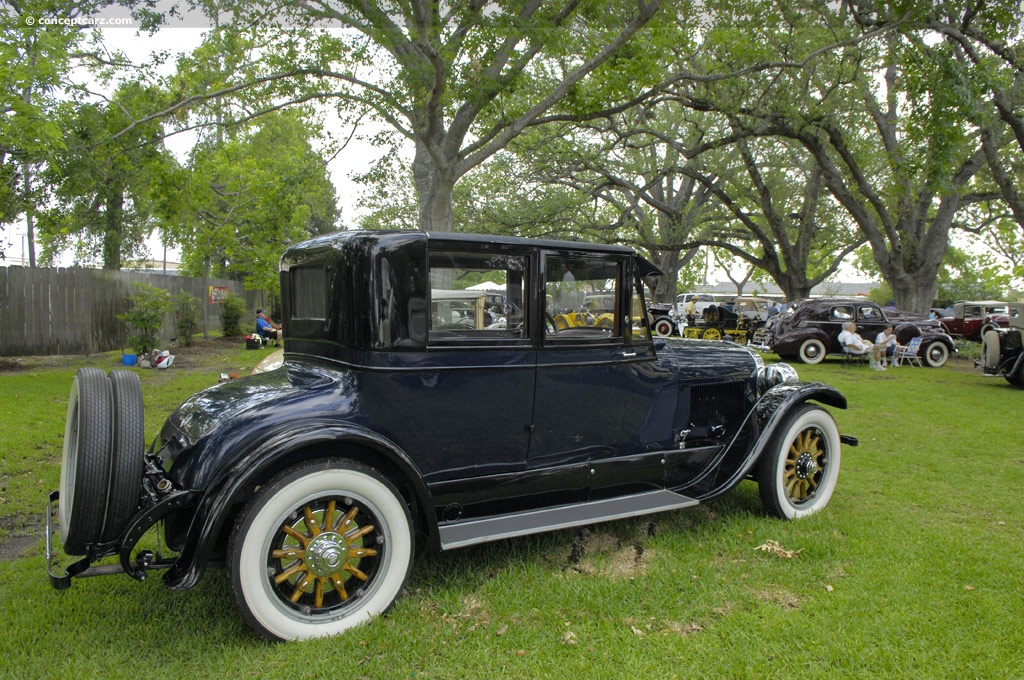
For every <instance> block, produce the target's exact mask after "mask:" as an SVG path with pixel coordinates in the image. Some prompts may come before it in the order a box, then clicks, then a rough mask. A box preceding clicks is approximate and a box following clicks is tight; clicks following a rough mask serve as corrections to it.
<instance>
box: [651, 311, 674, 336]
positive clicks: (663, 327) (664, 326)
mask: <svg viewBox="0 0 1024 680" xmlns="http://www.w3.org/2000/svg"><path fill="white" fill-rule="evenodd" d="M674 329H675V324H673V323H672V320H671V319H668V318H666V317H664V316H663V317H661V318H659V319H657V320H655V322H654V332H655V334H656V335H657V336H658V337H659V338H667V337H669V336H670V335H672V331H673V330H674Z"/></svg>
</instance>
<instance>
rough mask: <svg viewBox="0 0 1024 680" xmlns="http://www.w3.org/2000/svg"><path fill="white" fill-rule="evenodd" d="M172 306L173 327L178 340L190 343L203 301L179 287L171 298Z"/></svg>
mask: <svg viewBox="0 0 1024 680" xmlns="http://www.w3.org/2000/svg"><path fill="white" fill-rule="evenodd" d="M172 304H173V307H174V328H175V331H176V332H177V334H178V342H180V343H182V344H183V345H185V346H191V345H192V336H193V335H195V334H196V332H197V331H198V330H199V327H200V323H201V322H202V315H203V301H202V300H200V299H199V298H197V297H196V296H195V295H192V294H191V293H189V292H188V291H187V290H185V289H183V288H182V289H179V290H178V292H177V293H175V294H174V298H173V300H172Z"/></svg>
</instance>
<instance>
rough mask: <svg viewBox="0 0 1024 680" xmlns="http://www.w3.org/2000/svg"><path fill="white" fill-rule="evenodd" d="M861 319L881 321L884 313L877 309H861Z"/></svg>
mask: <svg viewBox="0 0 1024 680" xmlns="http://www.w3.org/2000/svg"><path fill="white" fill-rule="evenodd" d="M860 318H861V320H862V321H881V320H882V312H881V310H880V309H878V308H877V307H861V308H860Z"/></svg>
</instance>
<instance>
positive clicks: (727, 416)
mask: <svg viewBox="0 0 1024 680" xmlns="http://www.w3.org/2000/svg"><path fill="white" fill-rule="evenodd" d="M563 264H566V265H568V268H569V269H570V270H571V271H572V273H573V276H574V281H573V282H571V284H570V283H568V282H567V279H565V278H563V277H562V275H561V273H560V272H561V271H562V267H561V265H563ZM657 273H658V272H657V270H655V269H654V267H653V266H652V265H651V264H650V263H648V262H647V261H646V260H644V259H643V258H641V257H639V256H638V255H637V254H636V253H634V252H633V251H632V250H631V249H628V248H625V247H621V246H601V245H587V244H581V243H569V242H559V241H533V240H526V239H515V238H495V237H493V236H486V237H485V236H476V235H459V234H426V233H423V232H416V231H395V232H365V231H364V232H360V231H349V232H342V233H338V234H334V235H330V236H324V237H321V238H317V239H314V240H311V241H308V242H305V243H302V244H299V245H296V246H293V247H291V248H289V249H288V250H287V251H286V252H285V254H284V256H283V259H282V263H281V295H282V312H283V322H284V327H285V349H284V363H283V365H281V366H280V367H279V368H276V369H273V370H268V371H262V372H257V373H255V374H254V375H251V376H246V377H243V378H239V379H235V380H228V381H226V382H223V383H221V384H218V385H215V386H213V387H210V388H209V389H206V390H204V391H202V392H200V393H198V394H196V395H195V396H193V397H192V398H190V399H188V400H187V401H186V402H185V403H184V404H182V405H181V406H180V407H179V408H178V409H177V410H176V411H175V412H174V413H173V414H171V416H170V417H169V418H168V419H167V421H166V422H165V423H164V425H163V428H162V430H161V432H160V434H159V435H158V436H157V438H156V439H155V440H154V441H153V442H152V444H151V445H150V446H149V448H148V450H146V449H145V446H144V443H143V441H142V439H143V427H142V423H143V412H142V395H141V388H140V383H139V380H138V378H137V375H136V374H135V373H133V372H131V371H127V370H116V371H113V372H111V373H110V374H109V376H108V375H106V374H104V372H103V371H101V370H99V369H96V368H83V369H81V370H80V371H79V372H78V373H77V375H76V376H75V378H74V381H73V383H72V390H71V398H70V402H69V408H68V419H67V427H66V430H65V436H64V452H63V457H62V468H61V482H60V489H59V490H58V491H54V492H53V493H51V494H50V497H49V505H50V508H49V509H50V512H48V513H47V551H46V552H47V558H48V559H47V561H48V572H49V575H50V579H51V582H52V584H53V585H54V586H55V587H57V588H67V587H69V586H70V585H71V583H72V581H73V579H75V578H79V577H84V576H95V575H99V574H109V573H115V572H124V573H127V574H128V575H129V576H131V577H133V578H135V579H139V580H142V579H144V578H145V577H146V575H147V573H148V572H150V571H151V570H154V569H165V570H166V572H165V573H164V575H163V580H164V582H165V583H166V585H167V586H169V587H170V588H173V589H179V590H180V589H186V588H190V587H192V586H194V585H195V584H196V583H197V582H198V581H199V579H200V577H201V576H202V575H203V573H204V571H205V570H206V569H207V568H209V567H210V566H213V565H215V564H220V563H223V564H224V565H225V567H226V569H227V571H228V574H229V581H230V583H231V586H232V589H233V592H234V596H235V600H236V604H237V606H238V608H239V610H240V611H241V614H242V616H243V617H244V618H245V619H246V620H247V621H248V623H249V624H251V626H252V627H253V628H254V629H255V630H257V631H258V632H259V633H261V634H262V635H264V636H266V637H268V638H271V639H275V640H278V639H283V640H287V639H302V638H310V637H318V636H324V635H332V634H337V633H341V632H343V631H345V630H347V629H349V628H351V627H353V626H356V625H359V624H362V623H365V622H367V621H369V620H370V619H372V618H373V617H375V616H377V615H380V614H382V613H384V612H386V611H387V610H388V609H389V608H390V607H391V606H392V604H393V602H394V601H395V599H396V598H397V597H398V595H399V593H401V591H402V589H403V586H404V584H405V582H406V578H407V576H408V574H409V571H410V569H411V568H412V564H413V554H414V552H415V550H416V549H420V548H429V549H442V550H448V549H452V548H458V547H461V546H468V545H473V544H477V543H482V542H486V541H494V540H499V539H507V538H511V537H517V536H523V535H527V534H532V533H536V532H541V531H551V530H556V529H563V528H568V527H578V526H583V525H588V524H591V523H594V522H601V521H608V520H614V519H618V518H623V517H631V516H638V515H644V514H648V513H653V512H659V511H665V510H672V509H676V508H684V507H688V506H694V505H697V504H700V503H706V502H708V501H710V500H712V499H714V498H716V497H718V496H721V495H722V494H724V493H726V492H728V491H730V490H731V489H733V488H734V487H736V486H737V485H738V484H739V483H740V482H741V481H743V480H744V479H748V478H750V479H753V480H755V481H756V483H757V485H758V488H759V492H760V497H761V500H762V503H763V505H764V507H765V509H766V511H767V512H768V513H770V514H772V515H774V516H776V517H779V518H782V519H794V518H798V517H802V516H804V515H807V514H810V513H813V512H817V511H819V510H821V509H822V508H824V507H825V506H826V505H827V504H828V502H829V499H830V498H831V496H832V493H833V491H834V490H835V487H836V482H837V479H838V475H839V469H840V461H841V446H842V444H844V443H845V444H848V445H855V444H856V440H855V439H853V438H852V437H848V436H845V435H844V436H841V435H840V434H839V431H838V429H837V427H836V424H835V421H834V420H833V418H832V416H831V414H830V413H829V411H828V410H826V409H825V408H824V407H823V406H822V405H824V406H831V407H835V408H845V407H846V399H845V398H844V397H843V395H842V394H841V393H840V392H838V391H837V390H835V389H834V388H832V387H829V386H827V385H823V384H818V383H808V382H800V381H799V380H798V378H797V375H796V371H795V370H794V369H793V368H791V367H789V366H787V365H785V364H773V365H768V366H766V365H765V363H764V361H763V360H762V359H761V357H760V355H759V354H757V353H756V352H754V351H752V350H749V349H747V348H745V347H741V346H739V345H736V344H734V343H720V342H715V343H710V342H703V341H691V340H684V339H679V338H676V339H671V340H662V339H654V338H652V335H651V332H650V329H649V327H648V326H647V315H646V312H645V310H644V301H643V293H644V284H643V280H644V279H645V278H646V277H649V276H652V275H656V274H657ZM473 278H476V279H477V280H479V279H482V278H485V279H486V280H488V281H498V282H501V285H502V286H503V287H504V290H503V291H502V294H503V295H504V296H505V297H504V300H505V302H506V305H505V306H506V308H507V309H508V310H510V314H509V316H508V317H507V318H506V323H505V324H504V326H503V327H502V328H498V329H495V328H490V327H485V326H483V324H482V321H481V319H480V311H479V309H480V303H479V302H477V299H478V298H477V297H475V296H473V295H468V294H467V295H466V296H465V297H461V296H459V295H454V294H453V293H452V291H454V290H457V286H458V282H460V281H464V280H468V279H473ZM435 293H436V294H437V295H438V299H436V300H435V299H434V295H435ZM574 293H583V294H584V296H585V298H584V299H588V298H590V299H601V300H604V301H605V302H604V303H602V304H607V305H610V307H609V308H610V310H611V311H610V312H608V313H609V314H611V326H610V327H608V328H605V327H601V326H597V325H594V326H591V325H583V326H574V327H569V328H560V327H559V326H558V324H556V323H555V315H556V313H560V312H561V310H563V309H565V308H566V307H565V306H564V305H562V304H561V303H560V302H558V300H559V298H560V297H564V296H570V297H571V296H573V294H574ZM598 296H599V297H598ZM467 301H469V302H471V303H472V304H471V305H470V306H469V307H466V304H465V303H466V302H467ZM453 314H458V319H456V320H455V321H454V322H453V319H455V317H454V316H453ZM467 318H468V319H471V321H466V319H467ZM814 402H817V403H814ZM54 505H56V513H54V512H53V506H54ZM55 515H56V518H57V521H58V522H59V535H60V541H61V543H62V546H63V549H62V550H59V549H58V547H59V546H57V545H56V543H55V541H54V538H55V528H54V527H53V520H54V516H55ZM154 528H156V529H155V530H156V531H157V532H160V534H159V535H158V538H160V540H161V541H162V542H163V543H164V544H165V545H166V546H167V548H168V549H169V550H170V551H171V553H170V554H166V555H165V554H160V553H156V552H154V551H151V550H146V549H144V548H145V547H146V546H148V545H149V543H147V542H142V541H141V539H142V538H143V536H144V535H147V532H149V531H150V530H151V529H154ZM147 541H150V542H152V543H156V542H157V541H156V539H155V538H154V537H153V535H150V537H149V538H148V539H147ZM66 555H76V556H77V555H81V556H83V557H82V558H81V559H78V560H77V561H75V562H73V563H71V564H68V565H67V566H63V564H62V563H64V562H65V560H66V559H67V558H66ZM108 557H113V558H116V563H109V562H108V563H100V562H101V560H103V559H104V558H108Z"/></svg>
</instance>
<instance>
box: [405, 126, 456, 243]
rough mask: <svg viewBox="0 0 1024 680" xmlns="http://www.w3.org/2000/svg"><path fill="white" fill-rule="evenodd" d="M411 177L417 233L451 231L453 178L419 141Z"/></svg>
mask: <svg viewBox="0 0 1024 680" xmlns="http://www.w3.org/2000/svg"><path fill="white" fill-rule="evenodd" d="M449 167H450V166H449ZM412 175H413V182H414V185H415V187H416V198H417V202H418V204H419V217H418V225H419V228H420V230H421V231H451V230H452V193H453V191H454V189H455V179H456V178H454V177H451V176H450V175H451V172H450V171H448V170H447V169H446V168H444V167H442V166H441V165H440V164H439V163H438V159H437V158H435V156H434V155H433V154H431V153H430V151H429V150H428V149H427V148H426V145H425V144H424V143H423V142H420V141H417V142H416V156H415V158H413V162H412Z"/></svg>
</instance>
